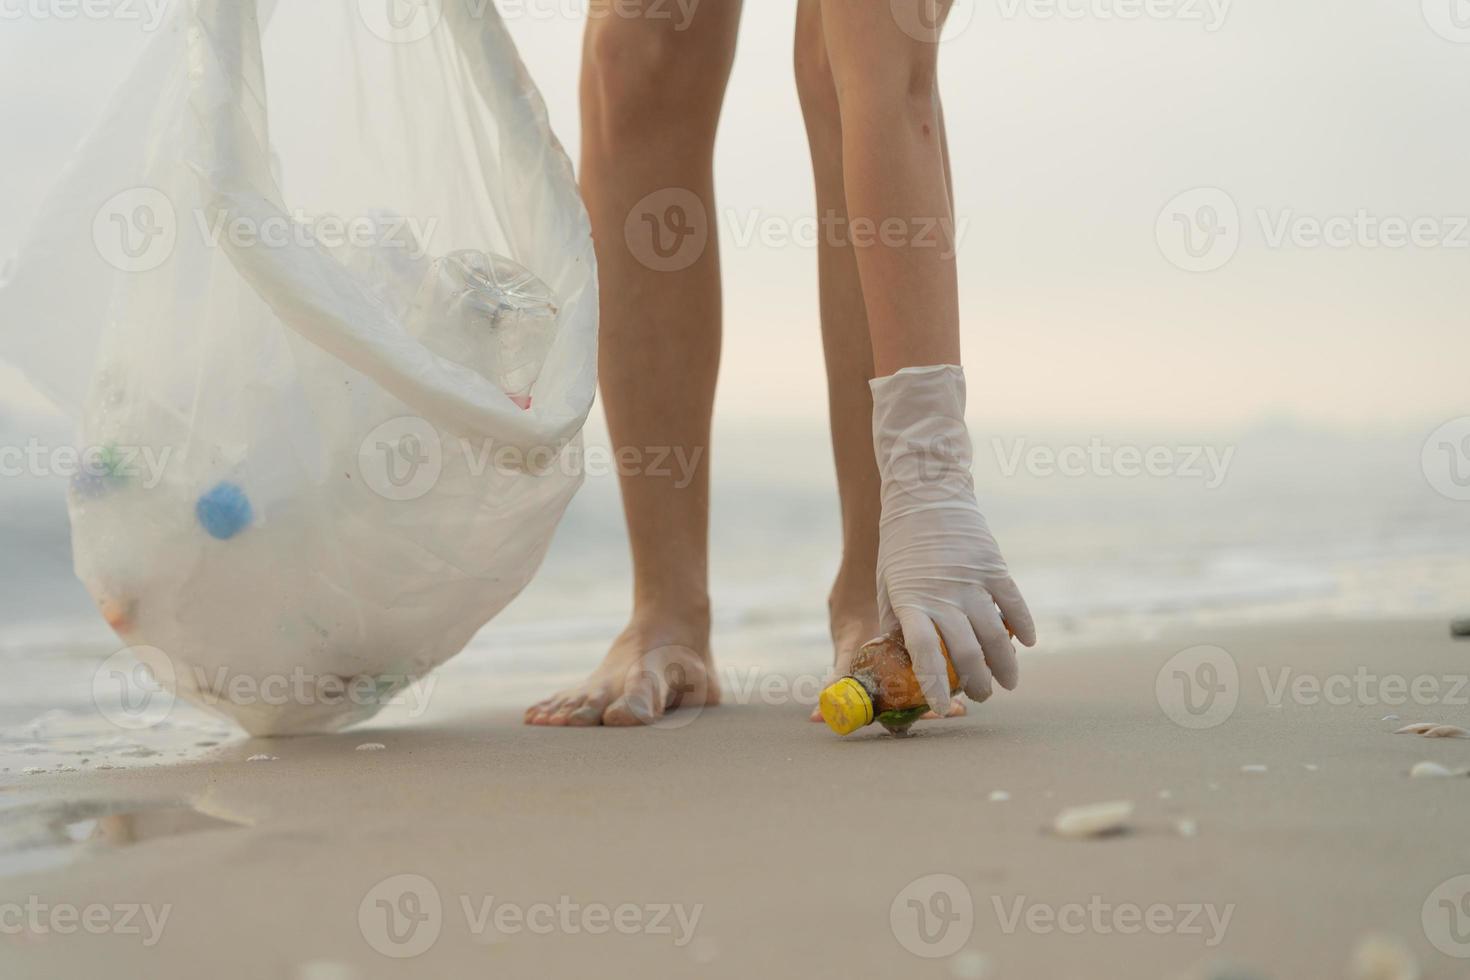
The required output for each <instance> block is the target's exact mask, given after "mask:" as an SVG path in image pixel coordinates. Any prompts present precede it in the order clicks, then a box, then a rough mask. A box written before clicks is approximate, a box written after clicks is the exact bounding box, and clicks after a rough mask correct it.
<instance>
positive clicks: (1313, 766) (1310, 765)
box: [1302, 762, 1319, 772]
mask: <svg viewBox="0 0 1470 980" xmlns="http://www.w3.org/2000/svg"><path fill="white" fill-rule="evenodd" d="M1302 768H1303V769H1305V770H1306V771H1307V772H1316V771H1317V769H1318V768H1319V767H1318V765H1317V763H1315V762H1303V763H1302Z"/></svg>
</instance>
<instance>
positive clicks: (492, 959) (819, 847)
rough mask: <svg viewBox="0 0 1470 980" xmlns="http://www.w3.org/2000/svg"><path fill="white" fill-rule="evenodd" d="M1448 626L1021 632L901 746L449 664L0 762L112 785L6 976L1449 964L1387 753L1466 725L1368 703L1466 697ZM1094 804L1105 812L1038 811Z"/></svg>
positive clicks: (1448, 829)
mask: <svg viewBox="0 0 1470 980" xmlns="http://www.w3.org/2000/svg"><path fill="white" fill-rule="evenodd" d="M1200 644H1210V645H1214V646H1217V647H1219V648H1221V649H1223V650H1224V651H1226V652H1227V653H1228V657H1229V662H1230V663H1233V664H1234V665H1235V668H1236V671H1237V676H1238V681H1234V682H1232V681H1231V679H1230V678H1229V677H1228V676H1227V675H1228V668H1227V670H1226V672H1225V673H1224V674H1222V673H1220V672H1218V671H1216V672H1214V673H1213V674H1212V673H1208V672H1206V673H1201V672H1200V669H1199V667H1200V664H1201V663H1203V662H1204V660H1191V659H1190V658H1192V657H1197V656H1201V655H1197V654H1195V653H1192V652H1186V653H1185V654H1183V655H1182V657H1181V656H1180V651H1192V650H1193V649H1194V648H1196V647H1197V646H1198V645H1200ZM1467 654H1470V647H1467V646H1466V645H1464V644H1463V643H1459V644H1457V643H1456V642H1455V641H1453V640H1452V639H1450V638H1449V635H1448V631H1447V630H1446V628H1445V623H1444V621H1443V620H1433V621H1388V622H1374V623H1365V622H1348V621H1338V622H1332V623H1326V624H1324V623H1297V624H1281V625H1273V626H1269V627H1265V626H1260V627H1248V628H1235V629H1228V628H1220V629H1215V630H1203V631H1202V630H1201V629H1199V628H1197V627H1196V628H1192V629H1189V630H1180V631H1177V632H1175V633H1172V634H1166V635H1163V636H1160V637H1158V638H1156V639H1154V640H1152V641H1151V642H1148V643H1144V644H1138V645H1134V646H1129V647H1126V648H1118V649H1099V650H1089V651H1078V652H1075V653H1048V652H1046V649H1045V647H1044V646H1043V648H1042V649H1041V651H1040V652H1038V653H1036V654H1035V655H1032V656H1030V657H1029V658H1027V660H1026V662H1025V673H1024V675H1023V684H1022V687H1021V689H1020V690H1019V691H1018V692H1017V693H1016V694H1014V695H1004V694H1002V695H1000V696H997V697H996V698H994V699H992V701H990V702H989V703H987V704H985V705H984V706H981V707H972V709H971V712H970V714H969V716H968V717H966V718H964V719H960V720H954V721H947V722H943V723H934V722H931V723H926V724H924V725H921V726H920V727H919V728H918V730H917V732H918V733H917V735H915V736H913V737H910V738H907V739H895V738H891V737H888V736H884V735H882V734H881V733H878V732H876V730H872V729H870V730H869V731H872V732H873V734H861V735H859V736H855V737H853V738H850V739H846V740H839V739H838V738H836V737H834V736H833V735H832V734H831V733H830V732H828V731H827V730H826V729H825V728H824V727H822V726H820V725H814V724H811V723H809V722H807V721H805V720H804V715H805V710H804V709H803V708H802V707H801V706H799V705H797V704H794V703H783V704H762V703H737V704H729V705H725V706H722V707H720V708H718V709H710V710H705V711H703V712H699V713H697V714H695V713H692V712H691V713H682V714H680V715H676V716H674V724H673V725H671V726H669V727H668V728H663V729H651V730H618V731H597V730H592V731H585V730H548V729H531V728H526V727H524V726H522V725H521V724H520V721H519V711H518V710H515V709H514V708H512V707H510V706H505V707H501V708H497V709H495V710H481V709H478V708H476V707H475V706H474V700H475V698H476V697H477V692H473V691H463V690H461V691H453V692H446V693H448V694H450V696H449V697H445V698H442V699H440V700H438V701H436V703H435V706H434V710H432V711H430V712H429V713H428V714H426V715H425V716H424V717H422V718H418V719H415V720H413V721H412V722H411V723H403V724H398V723H394V722H392V721H391V719H390V720H389V721H388V722H387V723H384V724H380V725H376V726H374V725H369V726H366V727H363V728H359V729H356V730H353V731H349V732H347V733H345V734H341V735H334V736H323V737H306V738H296V739H287V740H249V739H244V738H242V737H235V738H233V739H230V740H228V741H225V742H224V743H223V744H220V745H218V746H214V747H209V748H207V749H206V750H204V751H203V754H194V755H192V756H191V757H189V758H186V759H183V760H181V761H178V762H175V763H170V764H165V765H156V764H148V765H146V766H143V767H141V768H127V767H126V765H125V764H121V763H120V768H118V769H115V770H108V771H101V772H99V771H75V772H64V771H62V772H52V773H47V774H44V775H18V774H17V773H16V772H14V771H12V772H10V773H7V774H4V775H3V777H0V778H3V781H4V785H3V787H0V789H3V793H0V804H3V806H4V807H5V811H6V814H7V825H8V826H10V827H11V828H12V829H13V828H15V827H16V826H18V825H19V823H18V820H19V816H20V815H25V814H29V815H30V817H31V824H32V825H35V824H37V822H38V821H39V822H40V823H43V824H49V825H52V826H53V827H58V828H59V827H60V826H62V825H65V824H68V823H74V822H77V821H84V820H85V819H87V818H95V817H97V816H98V815H99V814H107V813H111V814H112V815H111V816H103V817H102V819H100V820H99V821H97V822H96V823H95V824H92V823H84V824H83V826H85V827H87V828H89V830H88V833H90V834H92V835H94V837H96V836H100V837H104V838H107V839H106V840H102V839H92V840H89V841H84V842H81V843H77V844H74V845H70V846H69V847H66V848H62V849H61V851H60V853H62V854H63V855H64V856H63V857H61V858H59V859H58V860H56V861H55V862H54V866H52V867H48V868H45V869H43V870H37V871H33V872H31V873H28V874H27V873H22V874H13V875H10V876H8V877H5V878H4V879H3V896H4V899H5V901H6V902H7V903H9V905H7V909H9V910H10V912H9V913H8V915H9V917H8V918H7V919H6V920H5V921H4V923H0V925H4V926H5V927H6V934H5V935H4V936H0V958H3V961H4V969H3V973H4V975H5V976H6V977H17V978H19V977H28V978H29V977H56V978H60V977H82V976H104V975H105V976H109V977H118V978H121V977H140V978H142V977H147V978H153V980H158V978H171V977H192V976H198V975H200V973H201V972H204V971H207V972H208V973H209V974H210V975H213V976H222V977H266V976H270V977H303V978H314V980H324V978H352V977H362V978H368V977H379V976H382V977H388V976H401V975H409V974H411V975H416V976H438V977H449V976H456V977H457V976H475V975H479V976H483V975H494V976H535V975H545V976H574V975H602V976H628V977H632V976H640V977H643V976H650V977H661V976H685V975H691V974H694V973H696V972H698V973H701V974H705V975H711V976H730V977H736V976H843V975H847V976H878V975H914V976H958V977H1050V978H1058V980H1061V978H1099V977H1127V978H1143V977H1160V978H1164V977H1191V976H1198V977H1201V978H1206V977H1209V978H1215V977H1219V978H1223V977H1226V976H1229V977H1239V976H1252V977H1261V978H1298V977H1301V978H1305V977H1313V978H1329V977H1351V976H1354V974H1353V972H1352V968H1351V963H1352V958H1353V950H1354V947H1355V945H1356V944H1357V943H1358V942H1359V941H1360V940H1361V939H1362V938H1363V937H1364V936H1366V935H1369V934H1382V935H1386V936H1389V937H1396V940H1397V941H1398V942H1399V943H1401V944H1402V945H1403V946H1404V947H1406V948H1407V950H1408V951H1410V952H1412V954H1413V956H1414V957H1415V958H1416V959H1417V960H1418V962H1419V964H1420V965H1421V967H1422V971H1423V976H1424V977H1426V978H1451V977H1460V976H1464V975H1465V972H1466V969H1467V965H1466V964H1467V962H1470V961H1467V960H1465V959H1458V958H1455V957H1454V956H1451V955H1447V954H1446V953H1445V952H1442V951H1441V949H1442V948H1444V949H1450V950H1451V951H1458V952H1461V953H1467V954H1470V949H1466V948H1464V947H1456V945H1455V944H1456V943H1457V942H1458V941H1459V940H1462V939H1463V938H1464V936H1465V925H1466V923H1465V922H1464V921H1463V918H1461V919H1456V920H1455V921H1451V920H1450V917H1451V916H1452V915H1459V914H1460V913H1459V912H1458V910H1457V909H1456V908H1455V907H1454V900H1455V899H1456V898H1457V897H1458V898H1459V899H1463V897H1464V892H1465V890H1466V889H1464V888H1461V890H1460V891H1458V892H1457V891H1456V890H1455V888H1456V883H1455V882H1454V881H1453V880H1452V879H1454V878H1455V877H1456V876H1457V875H1461V874H1465V873H1466V872H1470V845H1467V843H1466V839H1465V835H1464V832H1463V823H1464V813H1465V794H1466V793H1467V792H1470V781H1467V780H1466V779H1463V778H1458V779H1457V778H1439V779H1415V778H1410V776H1409V775H1408V773H1409V770H1410V768H1411V767H1412V766H1413V765H1414V764H1416V763H1418V762H1420V761H1424V760H1433V761H1437V762H1440V763H1442V764H1444V765H1445V766H1447V767H1450V768H1463V767H1465V766H1470V742H1466V741H1462V740H1456V739H1434V740H1431V739H1422V738H1418V737H1415V736H1412V735H1397V736H1395V735H1393V734H1391V733H1392V732H1393V731H1394V730H1395V729H1396V728H1398V727H1400V725H1401V724H1407V723H1409V722H1413V721H1420V720H1423V721H1441V722H1446V723H1459V724H1464V723H1465V722H1466V720H1467V715H1470V713H1467V710H1466V708H1465V707H1464V698H1465V695H1466V691H1464V690H1463V689H1460V690H1455V688H1456V686H1462V685H1463V680H1462V679H1463V677H1464V675H1465V674H1466V670H1467V668H1466V657H1467ZM1202 656H1204V657H1205V659H1207V660H1208V659H1211V658H1214V659H1213V660H1212V662H1213V663H1215V665H1216V666H1220V665H1221V664H1222V663H1224V662H1222V661H1219V660H1218V656H1219V655H1218V654H1215V653H1212V652H1211V653H1207V654H1205V655H1202ZM1171 658H1172V659H1171ZM1166 665H1167V666H1168V669H1167V670H1165V671H1164V674H1165V679H1164V682H1163V683H1162V684H1160V683H1158V681H1159V676H1160V672H1161V669H1162V668H1165V667H1166ZM1180 668H1185V669H1186V673H1190V672H1191V671H1192V673H1191V676H1193V677H1195V678H1196V679H1197V680H1200V681H1201V682H1204V683H1206V686H1212V687H1213V688H1214V689H1215V690H1216V693H1217V695H1218V696H1219V697H1221V698H1223V699H1225V700H1224V701H1219V702H1212V701H1208V700H1207V699H1205V698H1203V696H1201V698H1200V699H1197V700H1196V701H1194V702H1193V707H1194V709H1195V710H1196V711H1197V712H1200V713H1199V714H1196V715H1193V716H1188V717H1192V718H1194V719H1195V720H1194V721H1193V722H1191V724H1199V723H1201V722H1200V719H1201V718H1203V719H1204V723H1205V724H1208V725H1210V727H1202V728H1187V727H1184V726H1182V725H1180V724H1177V723H1176V722H1175V721H1173V720H1171V718H1170V713H1171V712H1172V713H1174V714H1178V711H1179V703H1176V702H1174V701H1173V700H1171V699H1172V698H1173V695H1172V694H1169V693H1167V692H1168V691H1169V690H1170V685H1171V684H1172V680H1171V678H1175V677H1176V676H1177V670H1178V669H1180ZM1304 678H1305V680H1304ZM1396 678H1398V679H1402V682H1403V683H1404V684H1406V685H1408V687H1407V688H1401V687H1400V686H1399V681H1397V680H1395V679H1396ZM1457 678H1458V679H1461V680H1457ZM1416 681H1417V685H1418V686H1417V687H1416V686H1415V683H1416ZM1314 685H1315V686H1314ZM1431 687H1433V694H1432V699H1431V700H1432V701H1433V702H1434V703H1429V702H1427V701H1426V700H1425V695H1426V694H1428V693H1429V692H1430V690H1431ZM1313 691H1315V692H1316V693H1315V695H1314V694H1313ZM1406 691H1407V692H1408V693H1405V692H1406ZM1416 691H1417V695H1416V694H1415V693H1414V692H1416ZM1160 692H1164V693H1162V694H1161V693H1160ZM1232 695H1236V697H1232ZM735 700H741V701H753V702H760V701H762V700H781V699H780V698H779V697H775V698H771V697H767V698H764V699H763V698H762V697H761V696H760V695H758V694H757V695H756V696H754V697H753V698H752V697H750V696H744V695H742V696H737V697H736V698H735ZM1232 700H1233V701H1235V702H1236V703H1235V704H1234V707H1233V710H1229V702H1230V701H1232ZM1416 701H1417V702H1418V703H1416ZM1273 702H1274V703H1273ZM1394 702H1398V703H1397V704H1396V703H1394ZM1405 702H1407V703H1405ZM1221 705H1224V707H1221ZM1202 706H1205V710H1203V711H1201V707H1202ZM1166 709H1167V710H1166ZM1389 715H1397V716H1399V718H1398V719H1389V720H1386V721H1385V720H1383V719H1384V718H1385V716H1389ZM1421 716H1422V717H1421ZM365 744H367V745H371V744H381V745H382V746H384V747H383V748H382V749H381V750H373V749H361V750H360V749H359V746H363V745H365ZM260 755H269V756H274V757H275V758H274V759H256V760H255V761H247V760H250V759H251V757H252V756H260ZM1260 767H1264V768H1260ZM1108 800H1130V801H1133V802H1134V803H1135V804H1136V811H1135V814H1134V817H1133V818H1132V820H1131V821H1130V829H1129V831H1128V832H1126V833H1123V834H1119V835H1114V836H1108V837H1103V838H1098V839H1086V840H1068V839H1062V838H1059V837H1058V836H1056V835H1055V834H1053V833H1051V832H1050V830H1049V827H1050V825H1051V823H1052V821H1053V819H1054V818H1055V816H1056V815H1057V814H1058V812H1059V811H1061V810H1062V809H1064V808H1065V807H1068V806H1072V805H1077V804H1088V803H1095V802H1100V801H1108ZM173 808H191V809H192V810H193V811H196V813H195V814H193V815H191V814H189V813H188V810H187V809H185V810H183V811H182V812H183V814H184V815H183V816H182V817H181V816H180V815H179V812H175V813H172V814H168V813H165V814H162V815H160V814H159V813H158V812H156V811H159V810H168V809H173ZM149 811H155V812H153V813H151V815H150V813H149ZM130 813H131V814H134V816H131V817H130V816H128V814H130ZM199 815H206V816H207V817H209V818H212V819H210V820H209V821H208V826H206V827H203V828H198V827H194V828H191V827H190V825H191V824H196V823H199V822H201V821H202V819H203V818H202V817H201V816H199ZM191 830H192V832H189V831H191ZM170 831H176V832H170ZM73 835H74V836H80V834H79V833H77V832H75V831H74V832H73ZM12 836H13V835H12ZM128 838H135V839H134V840H132V841H131V842H129V841H128ZM12 843H14V841H12ZM53 851H55V848H53ZM24 854H25V851H24V850H20V851H13V852H11V853H10V854H9V855H8V857H9V858H11V859H12V860H11V865H12V866H14V865H15V862H16V859H20V858H23V857H24ZM403 876H410V877H403ZM1446 883H1448V885H1447V886H1446ZM1460 884H1461V885H1463V884H1464V883H1463V882H1461V883H1460ZM1442 886H1445V887H1442ZM1436 889H1438V891H1436ZM1432 893H1433V894H1432ZM1447 897H1448V899H1449V900H1450V904H1444V903H1443V901H1442V900H1444V899H1446V898H1447ZM1426 906H1427V907H1426ZM88 907H101V910H95V909H94V910H93V911H92V912H90V913H89V912H88V911H87V910H88ZM69 908H74V909H75V910H76V913H75V917H73V918H68V917H67V914H66V913H65V912H64V911H63V913H62V914H61V915H60V916H59V917H58V916H57V915H56V914H55V912H56V910H57V909H62V910H65V909H69ZM130 908H132V909H133V913H132V915H131V916H130V917H129V918H130V921H129V923H126V924H125V923H124V922H123V921H122V918H123V916H124V915H125V914H126V912H127V910H128V909H130ZM89 914H90V915H91V916H94V917H95V918H94V919H93V920H92V921H93V924H94V925H96V926H98V928H97V929H95V930H93V931H95V932H96V933H97V934H91V932H89V930H88V928H87V927H85V926H84V925H82V924H79V923H86V922H87V921H88V919H87V916H88V915H89ZM22 915H25V916H27V922H28V925H27V926H26V927H24V928H21V929H19V930H16V929H15V928H13V925H14V923H15V922H18V921H20V919H19V917H20V916H22ZM68 925H69V926H70V927H71V928H70V931H69V932H68V930H67V927H68ZM125 925H130V926H131V927H132V928H125ZM410 954H411V955H410ZM1231 971H1234V972H1231Z"/></svg>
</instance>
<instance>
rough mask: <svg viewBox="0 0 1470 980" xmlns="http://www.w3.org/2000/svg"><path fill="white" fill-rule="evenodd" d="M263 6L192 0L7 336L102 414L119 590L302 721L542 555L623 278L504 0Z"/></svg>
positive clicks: (89, 513) (106, 555)
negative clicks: (498, 3)
mask: <svg viewBox="0 0 1470 980" xmlns="http://www.w3.org/2000/svg"><path fill="white" fill-rule="evenodd" d="M395 11H396V12H397V13H398V14H400V15H405V14H406V16H398V17H394V16H392V15H393V14H394V13H395ZM261 12H262V13H263V16H262V15H261V14H258V9H257V4H256V2H254V0H187V2H180V3H178V4H176V7H175V9H174V10H173V11H172V12H171V13H170V15H169V19H168V21H167V22H166V26H165V27H164V28H163V29H162V31H161V32H160V36H159V37H158V38H156V39H155V40H154V41H153V42H152V43H151V44H150V47H149V50H148V51H147V53H146V56H145V57H144V58H143V60H142V61H141V62H140V64H139V65H138V67H137V69H136V71H135V73H134V75H133V76H132V77H131V78H130V79H129V80H128V81H127V83H126V84H125V85H123V86H122V87H121V89H120V90H119V92H118V94H117V96H116V97H115V98H114V100H113V104H112V106H111V107H110V109H109V110H108V113H107V116H106V117H105V119H104V120H103V122H102V123H101V124H100V126H99V127H98V128H97V130H96V131H95V132H94V133H93V134H92V135H91V136H90V137H89V138H88V140H87V142H86V143H85V144H84V145H83V147H82V149H81V150H80V152H79V153H78V155H77V157H76V158H75V160H74V161H73V162H72V163H71V165H70V166H69V167H68V168H67V170H66V171H65V172H64V173H63V175H62V178H61V180H60V182H59V185H58V187H57V188H56V189H55V191H54V192H53V193H52V194H51V196H50V197H49V198H48V200H47V202H46V203H45V204H44V205H43V206H42V208H41V213H40V217H39V220H38V222H37V224H36V226H35V229H34V231H33V233H32V236H31V238H30V240H29V242H28V244H27V245H26V246H25V247H24V248H23V250H22V252H21V253H20V255H19V257H18V260H17V262H16V263H15V264H14V266H13V267H12V268H11V270H10V273H9V275H8V276H7V278H6V282H5V283H3V284H0V355H4V356H6V357H7V358H8V359H10V360H12V361H14V362H15V363H17V364H18V365H20V366H21V368H22V369H23V370H25V371H26V373H27V374H28V376H29V377H30V378H31V379H33V381H34V382H35V384H36V385H37V387H39V388H40V389H41V390H42V391H44V392H46V393H47V394H48V395H49V396H50V397H51V398H52V399H54V400H55V402H56V403H57V404H58V405H59V406H60V407H61V408H62V409H64V410H66V411H67V412H69V413H70V414H72V415H74V416H75V417H76V418H77V419H78V420H79V422H80V426H81V432H82V446H83V447H84V452H83V468H84V472H83V473H81V474H79V475H78V477H77V479H75V480H74V481H73V483H72V488H71V494H70V495H71V499H70V505H71V517H72V531H73V550H74V558H75V564H76V571H77V573H78V576H79V577H80V578H81V579H82V581H83V582H84V583H85V584H86V586H87V588H88V589H89V591H90V592H91V593H92V595H93V597H94V598H95V599H96V600H97V602H98V603H99V605H100V606H101V608H102V610H103V613H104V614H105V615H106V616H107V617H108V619H109V621H110V622H112V623H113V624H114V627H115V628H116V629H117V631H118V633H119V634H120V635H121V636H122V637H123V639H124V640H125V642H126V643H127V644H128V645H129V646H132V647H135V648H138V649H139V650H140V651H142V652H141V656H143V659H145V660H146V661H147V662H148V663H149V665H150V666H151V667H152V668H153V671H154V673H155V675H157V676H158V677H159V679H160V680H161V681H162V682H163V683H164V684H165V686H167V687H170V688H171V689H173V690H175V691H176V692H177V693H178V694H180V695H182V696H184V697H188V698H190V699H192V700H195V701H197V702H200V703H203V704H205V705H207V706H210V707H212V708H215V709H216V710H219V711H221V712H222V713H224V714H227V715H229V716H231V717H234V718H235V719H236V720H238V721H239V722H240V724H241V725H243V726H244V727H245V728H246V729H247V730H249V731H250V732H252V733H255V734H282V733H293V732H304V731H316V730H325V729H331V728H336V727H340V726H342V725H345V724H348V723H351V722H353V721H357V720H360V719H362V718H365V717H368V716H370V715H371V714H373V713H374V712H375V711H376V710H377V709H378V707H379V706H380V705H381V704H382V703H383V702H384V701H385V700H388V699H389V698H390V697H391V696H392V695H393V694H394V692H396V691H398V690H399V689H401V688H402V687H403V686H405V685H406V684H407V683H408V682H409V681H410V680H412V679H413V678H416V677H418V676H420V675H422V674H423V673H425V672H426V671H428V670H430V669H432V668H433V667H435V666H436V665H438V664H440V663H442V662H443V661H445V660H446V659H448V658H449V657H451V656H453V655H454V654H455V653H457V652H458V651H460V650H461V649H463V647H464V646H465V644H466V643H467V642H468V641H469V639H470V638H471V636H473V634H474V633H475V631H476V630H478V629H479V628H480V627H481V626H482V625H484V624H485V623H486V622H487V621H488V620H489V619H490V618H491V617H493V616H494V615H495V614H496V613H498V612H499V611H500V610H501V609H503V608H504V607H505V605H506V604H507V603H509V602H510V601H511V599H513V598H514V597H515V596H516V595H517V593H519V592H520V590H521V589H522V588H523V587H524V586H525V585H526V583H527V582H528V581H529V580H530V578H531V576H532V575H533V573H534V572H535V570H536V568H537V567H538V565H539V563H540V561H541V559H542V557H543V555H544V554H545V551H546V548H547V546H548V544H549V543H550V539H551V535H552V532H553V530H554V528H555V526H556V524H557V522H558V520H559V519H560V517H561V515H562V513H563V511H564V509H565V507H566V505H567V503H568V502H569V501H570V499H571V497H572V495H573V494H574V493H575V491H576V489H577V487H578V485H579V484H580V481H581V470H580V452H578V451H576V450H577V449H578V446H579V440H580V435H579V433H580V430H581V427H582V424H583V422H584V421H585V419H586V416H587V412H588V410H589V408H590V406H591V402H592V398H593V395H594V389H595V377H594V373H595V362H596V351H595V343H596V327H597V289H596V272H595V264H594V259H593V252H592V241H591V234H590V228H589V225H588V222H587V217H586V213H585V211H584V209H583V207H582V204H581V201H580V198H579V197H578V194H577V189H576V185H575V181H574V178H573V174H572V169H571V165H570V162H569V161H568V160H567V158H566V155H565V153H564V152H563V151H562V149H561V146H560V145H559V144H558V143H557V141H556V139H555V137H554V136H553V135H552V133H551V131H550V128H549V126H548V123H547V119H546V113H545V107H544V105H543V103H542V101H541V98H540V96H539V94H538V93H537V91H536V89H535V87H534V86H533V84H532V83H531V81H530V79H529V78H528V77H527V75H526V73H525V70H524V68H523V66H522V65H521V62H520V60H519V58H518V56H517V54H516V51H515V48H514V45H513V44H512V42H511V40H510V38H509V36H508V35H507V33H506V30H505V27H504V25H503V24H502V23H501V21H500V19H499V17H498V15H497V13H496V10H495V6H494V4H493V3H491V2H488V0H443V2H442V3H441V2H439V0H415V2H412V3H404V2H401V0H373V2H366V0H363V2H359V0H312V2H310V3H285V4H280V5H279V7H278V8H277V9H276V10H274V12H271V11H269V10H268V9H266V8H261ZM262 28H264V29H262Z"/></svg>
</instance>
